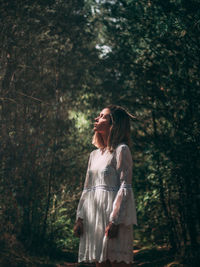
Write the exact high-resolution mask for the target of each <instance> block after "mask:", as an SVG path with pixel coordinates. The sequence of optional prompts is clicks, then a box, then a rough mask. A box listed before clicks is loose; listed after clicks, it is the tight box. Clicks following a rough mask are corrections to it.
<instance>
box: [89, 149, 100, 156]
mask: <svg viewBox="0 0 200 267" xmlns="http://www.w3.org/2000/svg"><path fill="white" fill-rule="evenodd" d="M97 153H99V148H97V149H94V150H92V151H91V152H90V157H92V156H94V155H96V154H97Z"/></svg>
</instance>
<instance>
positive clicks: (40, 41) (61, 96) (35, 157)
mask: <svg viewBox="0 0 200 267" xmlns="http://www.w3.org/2000/svg"><path fill="white" fill-rule="evenodd" d="M0 30H1V35H0V47H1V50H0V53H1V54H0V80H1V81H0V119H1V125H0V126H1V130H0V142H1V146H0V158H1V160H0V266H3V267H5V266H19V267H23V266H25V267H26V266H28V267H31V266H55V265H50V263H49V262H51V264H53V263H52V262H54V263H55V261H56V260H59V259H61V258H62V259H63V257H64V258H65V261H70V262H76V261H77V251H78V242H79V241H78V239H77V238H75V237H74V236H73V231H72V229H73V224H74V220H75V213H76V207H77V204H78V200H79V197H80V194H81V190H82V187H83V182H84V178H85V173H86V167H87V160H88V156H89V153H90V152H91V151H92V150H93V149H94V147H93V146H92V145H91V138H92V134H93V132H92V128H93V126H92V125H93V119H94V117H95V116H96V115H97V114H98V113H99V112H100V111H101V109H102V108H103V107H105V106H106V105H108V104H111V103H112V104H118V105H122V106H123V107H125V108H126V109H128V110H129V111H130V112H131V113H132V114H134V115H135V116H136V117H137V119H136V120H135V121H133V122H132V126H131V127H132V143H133V144H132V147H131V151H132V155H133V161H134V167H133V190H134V193H135V198H136V201H137V212H138V226H136V227H135V230H134V232H135V242H134V245H135V249H138V250H140V251H143V252H144V250H146V251H147V250H148V249H150V250H151V256H152V255H153V254H152V251H153V249H154V250H156V249H157V250H158V249H165V250H166V251H167V253H168V254H167V255H170V259H171V261H174V265H164V263H162V264H163V265H162V264H161V265H159V264H158V263H155V262H154V263H151V262H150V263H149V265H148V264H146V265H145V264H143V265H136V266H152V267H155V266H189V267H190V266H199V265H198V264H199V262H200V259H199V253H200V251H199V242H200V237H199V234H198V233H199V230H200V227H199V226H200V225H199V222H200V190H199V173H200V157H199V154H200V152H199V147H200V112H199V111H200V88H199V87H200V79H199V76H200V72H199V66H200V1H199V0H190V1H189V0H107V1H106V0H105V1H100V0H99V1H95V0H85V1H84V0H48V1H45V0H40V1H39V0H35V1H31V0H16V1H13V0H9V1H8V0H0ZM140 255H141V254H140ZM143 256H144V254H143ZM155 257H157V258H158V257H160V256H158V254H155ZM47 259H48V260H47ZM136 259H137V257H136ZM143 259H144V258H143ZM44 262H48V264H49V265H45V264H44ZM176 262H178V263H177V265H176ZM56 266H61V265H56Z"/></svg>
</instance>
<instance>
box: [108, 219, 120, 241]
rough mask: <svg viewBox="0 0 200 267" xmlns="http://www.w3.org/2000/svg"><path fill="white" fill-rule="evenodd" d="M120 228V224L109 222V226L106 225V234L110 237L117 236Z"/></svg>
mask: <svg viewBox="0 0 200 267" xmlns="http://www.w3.org/2000/svg"><path fill="white" fill-rule="evenodd" d="M118 230H119V225H116V224H114V223H112V222H109V224H108V226H107V227H106V230H105V235H106V236H107V237H108V238H115V237H117V235H118Z"/></svg>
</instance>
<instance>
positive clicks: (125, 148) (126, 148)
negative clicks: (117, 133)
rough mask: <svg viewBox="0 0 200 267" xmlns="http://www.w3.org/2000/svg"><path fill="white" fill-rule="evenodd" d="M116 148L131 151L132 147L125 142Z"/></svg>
mask: <svg viewBox="0 0 200 267" xmlns="http://www.w3.org/2000/svg"><path fill="white" fill-rule="evenodd" d="M116 150H117V151H121V150H124V151H126V150H127V151H130V148H129V146H128V145H127V144H125V143H121V144H119V145H118V146H117V147H116Z"/></svg>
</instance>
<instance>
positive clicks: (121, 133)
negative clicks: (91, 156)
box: [92, 105, 134, 152]
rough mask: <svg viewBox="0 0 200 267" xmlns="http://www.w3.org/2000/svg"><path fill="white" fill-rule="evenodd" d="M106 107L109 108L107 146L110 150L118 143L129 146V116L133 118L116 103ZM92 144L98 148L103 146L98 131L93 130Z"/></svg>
mask: <svg viewBox="0 0 200 267" xmlns="http://www.w3.org/2000/svg"><path fill="white" fill-rule="evenodd" d="M106 108H108V109H109V110H110V124H111V127H110V133H109V136H108V144H107V148H108V150H109V151H110V152H113V150H114V149H115V148H116V147H117V146H118V145H119V144H120V143H125V144H126V145H128V146H130V143H131V138H130V117H131V118H134V116H132V115H131V114H130V113H128V112H127V111H126V110H125V109H124V108H122V107H120V106H116V105H109V106H107V107H106ZM92 144H93V145H95V146H96V147H98V148H101V149H103V148H105V144H104V142H103V138H102V136H101V134H100V133H98V132H95V134H94V136H93V140H92Z"/></svg>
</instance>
